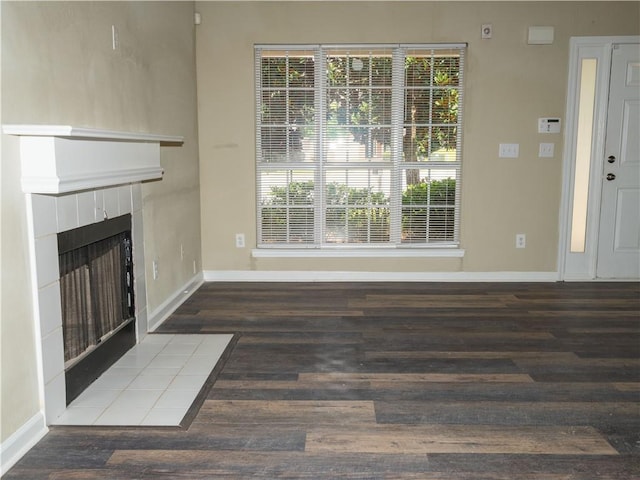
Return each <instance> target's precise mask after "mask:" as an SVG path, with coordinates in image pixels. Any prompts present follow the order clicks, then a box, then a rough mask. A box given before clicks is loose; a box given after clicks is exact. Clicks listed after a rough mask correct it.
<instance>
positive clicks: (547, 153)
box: [538, 143, 555, 158]
mask: <svg viewBox="0 0 640 480" xmlns="http://www.w3.org/2000/svg"><path fill="white" fill-rule="evenodd" d="M554 146H555V145H554V144H553V143H541V144H540V150H539V151H538V157H539V158H553V151H554Z"/></svg>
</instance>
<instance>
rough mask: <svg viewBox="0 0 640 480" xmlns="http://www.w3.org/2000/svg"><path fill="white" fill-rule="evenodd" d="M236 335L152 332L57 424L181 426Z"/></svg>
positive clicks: (88, 391)
mask: <svg viewBox="0 0 640 480" xmlns="http://www.w3.org/2000/svg"><path fill="white" fill-rule="evenodd" d="M232 337H233V335H165V334H149V335H147V336H146V337H145V338H144V339H143V340H142V342H141V343H139V344H137V345H135V346H134V347H133V348H132V349H131V350H129V351H128V352H127V353H126V354H125V355H124V356H123V357H122V358H121V359H120V360H118V361H117V362H116V363H115V364H114V365H113V366H112V367H111V368H110V369H109V370H107V371H106V372H105V373H104V374H103V375H102V376H100V378H98V379H97V380H96V381H95V382H93V383H92V384H91V385H90V386H89V388H87V389H86V390H85V391H84V392H82V394H80V396H79V397H78V398H76V399H75V400H74V401H73V402H72V403H71V404H70V405H69V406H68V407H67V409H66V411H65V412H64V414H62V415H61V416H60V417H59V418H58V419H57V420H56V421H55V422H54V424H56V425H118V426H134V425H148V426H177V425H179V424H180V422H181V421H182V419H183V417H184V416H185V414H186V413H187V410H188V409H189V407H190V406H191V404H192V403H193V401H194V399H195V398H196V396H197V395H198V393H199V391H200V389H201V388H202V386H203V385H204V383H205V381H206V380H207V378H208V377H209V374H210V373H211V371H212V370H213V368H214V367H215V366H216V364H217V363H218V360H220V357H221V356H222V354H223V352H224V350H225V348H226V347H227V345H228V344H229V342H230V341H231V338H232Z"/></svg>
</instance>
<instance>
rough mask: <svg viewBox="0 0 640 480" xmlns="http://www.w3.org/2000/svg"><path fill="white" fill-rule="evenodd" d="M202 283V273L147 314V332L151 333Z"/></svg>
mask: <svg viewBox="0 0 640 480" xmlns="http://www.w3.org/2000/svg"><path fill="white" fill-rule="evenodd" d="M203 283H204V279H203V275H202V272H201V273H199V274H197V275H195V276H194V277H193V278H192V279H191V280H189V281H188V282H187V283H185V284H184V285H183V286H182V287H181V288H179V289H178V290H177V291H176V292H174V294H173V295H171V296H170V297H169V298H167V299H166V300H165V301H164V302H162V303H161V304H160V305H159V306H158V307H157V308H156V309H155V310H154V311H153V312H151V313H150V314H149V318H148V325H149V331H150V332H153V331H154V330H155V329H157V328H158V327H159V326H160V325H161V324H162V322H164V321H165V320H166V319H167V318H168V317H169V315H171V314H172V313H173V312H175V311H176V309H177V308H178V307H179V306H180V305H182V304H183V303H184V302H185V301H186V300H187V299H188V298H189V297H190V296H191V295H193V293H194V292H195V291H196V290H197V289H198V288H199V287H200V285H202V284H203Z"/></svg>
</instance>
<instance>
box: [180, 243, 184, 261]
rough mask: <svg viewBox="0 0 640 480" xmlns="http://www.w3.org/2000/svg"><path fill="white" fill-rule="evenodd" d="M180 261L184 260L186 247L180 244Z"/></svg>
mask: <svg viewBox="0 0 640 480" xmlns="http://www.w3.org/2000/svg"><path fill="white" fill-rule="evenodd" d="M180 260H184V245H182V244H180Z"/></svg>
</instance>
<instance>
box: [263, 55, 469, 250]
mask: <svg viewBox="0 0 640 480" xmlns="http://www.w3.org/2000/svg"><path fill="white" fill-rule="evenodd" d="M466 48H467V44H466V43H454V44H379V45H374V44H348V45H342V44H340V45H337V44H314V45H255V46H254V49H255V50H254V51H255V101H256V107H255V113H256V214H257V218H256V224H257V225H256V228H257V237H256V240H257V247H258V248H257V250H255V251H254V256H267V257H268V256H278V255H277V254H273V255H272V254H269V253H267V252H266V251H268V250H295V251H307V252H310V251H314V252H317V253H318V252H322V251H324V252H326V256H343V255H342V253H338V252H340V251H345V252H347V255H349V253H348V252H349V251H350V252H352V253H353V252H354V251H355V250H358V251H360V252H361V255H360V256H365V257H367V256H378V254H383V252H384V254H383V256H386V255H389V253H390V251H392V250H396V249H397V250H405V251H406V250H416V249H418V250H424V251H427V250H428V251H431V253H430V254H426V255H425V256H434V254H435V256H462V253H463V251H462V250H460V208H461V185H462V182H461V168H462V130H463V127H462V126H463V109H464V91H465V87H464V75H465V56H466ZM381 49H383V50H391V51H392V52H393V56H392V65H393V66H392V69H393V73H392V78H393V80H392V88H391V91H392V97H393V100H392V103H393V105H394V107H393V110H392V121H391V125H390V130H391V144H390V149H391V161H390V162H389V163H388V165H385V164H383V165H380V166H382V167H384V168H387V167H389V168H390V170H391V177H392V179H391V194H390V203H389V210H390V214H389V215H390V219H391V220H390V223H391V225H390V233H389V241H386V242H380V243H368V242H362V243H356V242H344V243H340V242H338V243H331V242H326V241H325V239H324V238H323V235H324V232H325V228H326V225H325V222H326V218H325V214H326V210H327V205H326V202H325V199H324V198H323V195H324V193H323V192H324V191H325V188H326V184H325V173H326V171H327V170H330V169H332V168H334V169H335V168H339V167H341V165H340V164H339V163H338V164H330V163H328V162H327V160H326V157H325V155H324V142H323V138H324V136H326V134H327V125H326V123H325V116H326V110H327V103H326V98H327V90H328V89H329V86H328V81H327V78H328V76H327V74H326V69H327V63H326V62H327V56H328V52H330V51H335V50H345V51H349V50H357V51H362V50H381ZM265 51H267V52H269V51H273V52H274V53H278V54H281V55H282V54H286V53H292V54H295V53H296V52H301V53H306V54H307V55H309V54H311V55H310V56H312V57H313V59H314V84H313V88H312V91H313V93H314V108H315V112H314V115H315V120H314V128H315V129H316V132H317V133H318V134H317V137H316V139H315V148H316V149H317V152H316V154H317V160H316V161H314V162H309V163H306V164H301V163H297V162H274V163H270V162H265V161H264V160H263V158H264V157H263V155H262V153H263V152H262V137H261V134H262V128H263V126H264V124H263V123H262V113H261V105H262V94H263V93H264V91H265V90H266V88H265V87H263V85H262V63H261V61H262V59H263V55H262V54H263V52H265ZM408 51H431V55H432V57H438V55H437V53H438V51H454V52H456V53H455V54H453V56H456V57H457V58H458V59H459V64H458V66H457V72H456V73H457V75H458V77H457V78H458V79H457V83H456V85H455V90H456V91H457V92H458V104H457V106H458V112H457V119H456V120H457V121H456V122H455V124H451V125H453V126H455V128H456V129H457V130H456V133H455V136H456V149H455V152H456V155H455V157H456V158H455V161H453V162H451V161H447V162H445V161H442V162H437V161H432V160H429V161H427V162H424V161H416V162H407V161H405V160H403V155H404V152H403V140H402V139H403V131H404V130H405V129H406V126H405V112H404V98H405V93H406V89H405V83H404V81H405V75H404V71H405V60H406V58H407V56H410V55H407V52H408ZM442 57H443V58H444V57H445V55H442ZM296 58H298V57H296ZM287 76H288V75H287ZM286 82H287V85H286V87H285V88H286V89H287V90H288V89H289V85H288V80H286ZM430 88H434V87H433V85H431V86H430ZM398 104H400V105H401V107H400V108H401V111H398V106H397V105H398ZM286 110H287V112H286V115H289V113H290V112H289V107H287V108H286ZM429 121H430V122H431V123H433V117H432V116H431V115H430V116H429ZM285 136H286V140H285V142H286V145H287V146H286V147H285V148H286V149H287V152H288V148H289V147H288V145H289V141H290V139H289V133H288V130H287V132H286V133H285ZM376 166H378V165H376ZM344 167H345V168H346V166H344ZM354 167H355V168H358V167H364V168H371V167H372V165H371V164H369V165H359V164H358V163H357V162H355V163H352V164H350V165H349V168H354ZM445 167H446V169H447V170H454V171H455V203H454V205H453V208H452V210H453V211H454V226H453V228H454V233H453V239H452V240H448V241H444V242H430V241H428V239H427V240H426V241H423V242H403V241H402V238H401V236H402V231H401V230H402V216H403V213H402V208H403V206H402V196H403V187H402V185H403V182H402V175H405V172H406V171H407V170H409V169H425V170H429V171H430V170H431V169H435V170H438V169H443V168H445ZM270 170H272V171H276V170H283V171H286V172H287V175H288V174H289V173H292V172H293V171H294V170H296V171H300V170H309V171H312V172H313V181H314V192H315V193H316V196H315V198H314V200H313V212H314V222H313V241H312V242H308V243H281V242H274V243H268V242H264V241H262V239H263V225H262V218H263V217H262V208H261V198H262V193H261V189H262V182H261V174H262V173H263V172H265V171H270ZM345 171H346V170H345ZM287 178H288V177H287ZM287 181H290V180H287ZM286 185H287V186H288V185H289V184H288V183H287V184H286ZM317 185H321V186H320V187H318V186H317ZM290 207H291V206H290V205H288V204H287V206H286V209H287V212H288V211H289V209H290ZM309 210H311V209H309ZM287 215H288V214H287ZM318 219H319V220H318ZM290 226H291V225H290V224H289V221H287V232H288V231H289V228H290ZM287 235H288V233H287ZM436 249H437V250H442V251H445V252H446V251H449V252H450V253H449V254H446V253H445V254H444V255H441V254H440V253H436V252H434V250H436ZM454 250H455V252H453V251H454ZM256 252H263V253H256ZM460 252H462V253H460ZM416 253H417V255H415V254H416ZM422 255H423V254H420V253H418V252H414V254H411V255H410V256H422ZM283 256H297V254H296V253H295V252H289V255H283ZM303 256H307V254H303ZM311 256H315V255H311ZM317 256H325V255H324V254H322V253H319V255H317ZM390 256H396V254H391V255H390Z"/></svg>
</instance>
